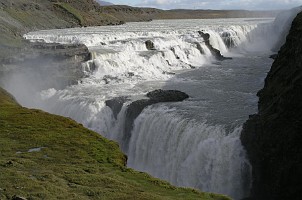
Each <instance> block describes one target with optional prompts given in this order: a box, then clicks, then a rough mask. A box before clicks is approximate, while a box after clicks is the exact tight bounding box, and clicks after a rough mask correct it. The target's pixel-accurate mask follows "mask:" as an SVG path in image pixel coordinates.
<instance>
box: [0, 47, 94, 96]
mask: <svg viewBox="0 0 302 200" xmlns="http://www.w3.org/2000/svg"><path fill="white" fill-rule="evenodd" d="M90 59H91V54H90V52H89V50H88V48H87V47H86V46H85V45H83V44H57V43H42V42H38V43H29V44H28V45H26V46H25V47H24V48H22V49H21V50H20V51H19V52H18V53H16V54H14V55H11V56H10V57H6V58H5V59H2V60H1V62H0V66H1V67H0V81H1V82H0V84H1V85H5V84H6V83H7V82H8V81H9V80H10V79H11V78H12V76H16V75H17V76H20V77H22V78H24V79H26V82H28V83H31V84H33V85H34V86H35V87H38V89H40V90H43V89H48V88H55V89H62V88H65V87H66V86H67V85H72V84H77V81H78V80H79V79H80V78H83V77H84V76H85V73H84V71H83V68H82V63H83V62H85V61H88V60H90ZM38 80H39V85H37V82H35V81H38Z"/></svg>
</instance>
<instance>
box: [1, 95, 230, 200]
mask: <svg viewBox="0 0 302 200" xmlns="http://www.w3.org/2000/svg"><path fill="white" fill-rule="evenodd" d="M125 162H126V157H125V156H124V155H123V154H122V153H121V152H120V150H119V147H118V145H117V144H116V143H115V142H112V141H109V140H107V139H105V138H103V137H102V136H100V135H98V134H97V133H95V132H93V131H90V130H88V129H86V128H84V127H83V126H82V125H80V124H78V123H76V122H75V121H73V120H71V119H68V118H64V117H60V116H56V115H51V114H48V113H45V112H43V111H40V110H31V109H27V108H24V107H21V106H20V105H19V104H17V103H16V102H15V101H14V99H13V98H12V97H11V96H10V95H9V94H8V93H7V92H6V91H4V90H3V89H0V199H1V200H2V199H11V197H12V196H13V195H18V196H23V197H25V198H27V199H173V200H174V199H203V200H214V199H215V200H227V199H228V198H227V197H225V196H222V195H215V194H210V193H202V192H199V191H196V190H193V189H185V188H177V187H174V186H171V185H170V184H169V183H167V182H164V181H161V180H158V179H155V178H152V177H151V176H149V175H147V174H146V173H141V172H136V171H134V170H132V169H128V168H126V167H125Z"/></svg>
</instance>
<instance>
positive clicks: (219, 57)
mask: <svg viewBox="0 0 302 200" xmlns="http://www.w3.org/2000/svg"><path fill="white" fill-rule="evenodd" d="M198 33H199V35H200V36H201V37H202V38H203V40H204V43H205V45H206V46H207V47H208V48H209V50H210V51H211V53H212V55H213V56H214V57H215V58H216V59H217V60H227V59H232V58H230V57H224V56H223V55H222V54H221V53H220V51H219V50H218V49H215V48H214V47H213V46H212V45H211V43H210V34H208V33H204V32H202V31H198Z"/></svg>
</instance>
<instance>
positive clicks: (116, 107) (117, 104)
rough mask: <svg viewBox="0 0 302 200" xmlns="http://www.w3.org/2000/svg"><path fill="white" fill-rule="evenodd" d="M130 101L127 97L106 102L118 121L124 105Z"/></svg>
mask: <svg viewBox="0 0 302 200" xmlns="http://www.w3.org/2000/svg"><path fill="white" fill-rule="evenodd" d="M127 100H128V98H127V97H116V98H113V99H110V100H107V101H105V104H106V106H108V107H109V108H111V110H112V112H113V116H114V117H115V119H117V115H118V114H119V113H120V111H121V109H122V107H123V105H124V103H125V102H126V101H127Z"/></svg>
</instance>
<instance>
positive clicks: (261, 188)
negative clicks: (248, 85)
mask: <svg viewBox="0 0 302 200" xmlns="http://www.w3.org/2000/svg"><path fill="white" fill-rule="evenodd" d="M301 55H302V13H300V14H298V16H297V17H296V19H295V20H294V21H293V23H292V27H291V30H290V32H289V35H288V36H287V39H286V43H285V45H284V46H283V47H282V48H281V50H280V52H279V54H278V56H277V57H276V59H275V61H274V63H273V65H272V67H271V70H270V72H269V73H268V75H267V77H266V79H265V86H264V88H263V89H262V90H261V91H259V92H258V96H259V103H258V113H257V114H255V115H252V116H250V118H249V120H248V121H247V122H246V123H245V124H244V128H243V131H242V134H241V141H242V144H243V145H244V147H245V148H246V151H247V154H248V157H249V160H250V163H251V165H252V167H253V185H252V191H251V198H252V199H255V200H285V199H286V200H300V199H301V191H302V92H301V91H302V57H301Z"/></svg>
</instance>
